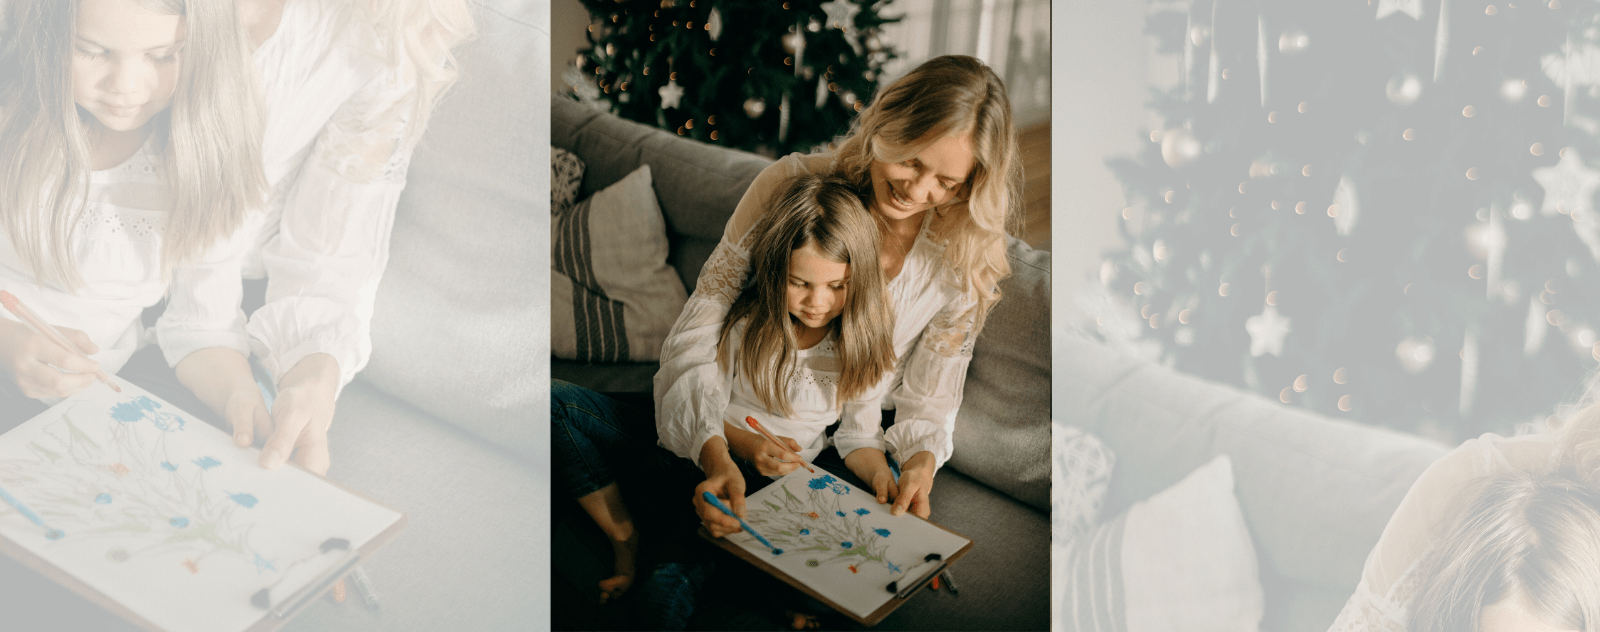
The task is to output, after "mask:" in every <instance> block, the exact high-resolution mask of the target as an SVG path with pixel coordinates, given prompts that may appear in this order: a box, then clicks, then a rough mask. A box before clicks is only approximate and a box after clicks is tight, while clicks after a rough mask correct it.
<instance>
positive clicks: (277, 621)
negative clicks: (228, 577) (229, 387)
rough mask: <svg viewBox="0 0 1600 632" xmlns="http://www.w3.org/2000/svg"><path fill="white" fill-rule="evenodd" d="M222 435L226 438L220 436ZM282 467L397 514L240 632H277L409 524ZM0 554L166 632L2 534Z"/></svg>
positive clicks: (1, 507)
mask: <svg viewBox="0 0 1600 632" xmlns="http://www.w3.org/2000/svg"><path fill="white" fill-rule="evenodd" d="M112 379H114V380H117V381H118V382H120V383H121V386H122V387H123V389H124V391H125V392H126V391H129V390H130V389H129V387H130V386H132V392H135V393H139V394H144V395H146V396H148V397H150V398H152V399H154V400H156V401H157V402H159V403H160V404H161V405H162V406H164V407H167V410H170V411H176V412H179V413H182V414H184V415H187V416H188V418H189V419H191V420H194V421H195V422H196V423H199V424H200V425H204V426H206V427H208V428H210V430H211V431H214V432H217V433H222V431H221V430H219V429H216V428H214V427H211V426H209V424H206V423H205V422H203V421H199V418H198V417H195V416H194V415H191V414H189V413H187V412H185V411H183V410H182V409H179V408H177V407H175V406H172V405H171V404H168V403H167V402H165V401H164V400H161V399H160V398H159V397H156V396H155V395H150V394H148V393H146V392H144V391H143V389H140V388H138V387H137V386H134V385H131V384H130V383H128V382H127V381H125V380H121V379H120V378H117V377H115V376H113V377H112ZM90 388H105V386H104V385H101V384H96V385H93V386H91V387H90ZM72 399H73V398H67V400H65V401H72ZM63 403H65V402H63ZM55 409H56V407H54V406H53V407H51V409H50V410H49V411H46V412H45V413H43V414H50V411H53V410H55ZM222 434H224V435H225V433H222ZM252 450H253V448H252ZM285 465H286V466H288V467H292V468H294V469H296V470H299V471H300V472H303V473H304V474H306V475H309V476H310V477H311V478H313V479H315V480H316V481H317V482H318V484H321V485H327V486H329V487H331V488H333V489H337V490H339V491H340V492H343V493H345V494H348V495H349V496H352V497H354V498H355V499H357V500H359V501H361V502H365V503H368V504H370V505H372V506H375V507H378V508H381V509H384V510H387V511H389V512H393V513H394V514H396V516H397V518H396V519H395V520H394V521H393V522H392V523H390V524H389V525H388V526H387V527H386V528H384V529H383V530H382V531H380V532H379V533H378V534H377V535H375V536H372V537H371V538H369V539H368V540H367V541H366V542H365V543H364V544H362V545H361V546H359V547H355V548H354V549H353V550H351V551H350V552H349V553H348V555H347V556H346V557H345V558H344V559H341V560H340V561H339V562H338V563H335V564H333V565H332V566H331V568H330V569H329V570H325V571H323V572H321V573H318V574H317V575H316V576H314V578H313V579H312V580H310V581H309V582H306V583H305V584H304V586H303V587H302V588H301V589H300V590H296V591H294V592H292V593H291V595H290V597H291V598H293V599H294V600H295V601H296V604H295V607H294V608H292V609H290V610H289V611H287V612H283V614H282V616H275V615H274V610H275V609H277V606H279V605H281V604H282V602H280V601H273V602H272V604H271V605H272V606H273V607H269V608H266V609H263V610H262V612H261V617H260V618H259V619H257V620H256V621H255V623H253V624H252V625H250V626H249V627H247V628H244V629H243V632H273V631H275V630H278V629H279V628H281V627H282V626H283V625H284V624H285V623H287V622H288V621H289V620H290V619H292V618H293V617H294V616H295V615H296V614H298V613H299V611H300V610H303V609H304V608H305V607H306V606H308V605H310V604H311V603H314V602H315V601H316V599H317V598H318V597H320V596H322V595H323V594H326V593H327V592H328V591H329V590H331V589H332V587H333V584H334V582H335V581H336V580H338V579H340V578H342V577H344V576H345V575H346V574H348V573H349V571H350V570H351V569H353V568H355V567H356V566H357V565H359V564H360V563H361V562H364V561H366V560H367V559H369V558H370V557H371V556H372V554H373V553H375V552H376V551H377V550H378V549H381V548H382V547H383V546H385V545H387V544H388V543H389V542H390V541H391V540H393V539H394V537H395V536H396V535H398V534H399V532H400V530H401V529H403V528H405V526H406V524H407V523H408V522H409V518H408V517H407V516H406V515H405V514H404V513H402V512H400V511H399V510H397V509H395V508H393V507H390V506H389V505H387V504H384V503H381V502H378V501H376V500H374V499H372V498H370V497H368V496H366V495H364V494H361V493H360V492H357V491H355V490H352V489H350V488H348V487H345V486H344V485H341V484H339V483H337V482H334V481H332V480H329V479H327V478H325V477H323V476H321V475H319V474H316V473H314V472H311V471H309V470H306V469H305V468H304V467H302V466H301V465H300V464H298V463H295V462H292V461H290V462H288V463H286V464H285ZM11 509H12V506H11V505H9V504H6V503H0V511H9V510H11ZM0 554H4V555H6V556H8V557H10V558H12V559H14V560H16V561H17V562H18V563H20V564H22V565H24V566H26V567H28V568H29V569H31V570H33V571H35V572H38V573H39V574H40V575H43V576H44V577H46V578H48V579H49V580H51V581H53V582H55V583H56V584H58V585H60V586H62V587H64V588H67V589H68V590H71V591H72V592H74V593H76V594H78V595H80V596H82V597H83V598H85V599H87V600H88V601H90V602H92V603H94V604H95V605H97V606H100V607H101V608H104V609H105V610H106V611H107V612H110V613H111V614H113V615H115V616H117V617H118V618H121V619H123V620H124V621H127V622H129V623H131V624H133V625H135V626H138V627H139V628H140V629H142V630H146V631H148V632H168V629H167V628H163V627H161V626H160V625H158V624H157V623H155V622H153V621H151V620H150V619H148V618H146V617H144V616H142V615H140V614H139V613H137V612H135V611H133V610H132V609H130V608H129V607H128V606H126V605H124V604H123V603H122V602H121V601H118V600H117V599H114V598H112V597H110V596H108V595H107V594H105V593H104V592H102V591H101V590H100V589H98V588H96V587H95V586H93V585H91V584H90V583H88V582H87V581H85V580H83V579H80V578H79V577H77V576H75V575H73V574H72V573H71V572H70V571H68V570H66V569H63V568H61V567H60V566H58V565H56V564H55V563H54V562H51V561H50V560H48V559H46V558H45V557H43V556H41V555H39V554H37V553H35V552H33V551H30V550H28V549H27V548H25V547H24V546H23V545H22V544H21V543H19V542H17V541H15V540H13V539H12V538H11V537H9V536H6V535H4V534H0ZM248 597H249V596H248V595H244V596H241V598H242V599H247V598H248ZM283 601H288V599H285V600H283Z"/></svg>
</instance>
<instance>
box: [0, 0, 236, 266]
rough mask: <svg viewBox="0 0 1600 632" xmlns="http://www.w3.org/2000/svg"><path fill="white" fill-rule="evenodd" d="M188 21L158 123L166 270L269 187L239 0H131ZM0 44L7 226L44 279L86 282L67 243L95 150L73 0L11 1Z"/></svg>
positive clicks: (207, 242)
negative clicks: (80, 91) (75, 89)
mask: <svg viewBox="0 0 1600 632" xmlns="http://www.w3.org/2000/svg"><path fill="white" fill-rule="evenodd" d="M135 2H137V3H138V4H139V5H140V6H142V7H144V8H146V9H149V10H151V11H154V12H157V13H162V14H166V15H181V16H183V18H184V21H185V24H186V29H185V31H186V35H185V40H184V41H185V43H184V49H183V51H181V52H180V53H178V55H180V59H181V60H182V61H181V64H182V67H181V69H180V70H179V73H178V83H177V88H176V89H175V91H174V93H173V99H172V107H171V108H169V109H168V110H167V111H166V112H163V113H161V114H159V115H157V116H156V117H155V118H153V119H151V121H150V123H149V124H150V125H151V126H153V128H152V130H151V132H152V135H153V136H154V137H155V138H156V140H157V143H156V146H157V147H160V148H162V151H164V153H165V155H166V166H167V182H168V186H169V188H170V190H171V194H172V198H173V202H174V206H173V210H172V213H171V215H170V216H169V217H168V219H167V226H166V231H165V233H164V234H163V236H162V251H161V263H162V269H163V272H164V273H165V272H166V271H169V270H170V269H171V267H172V266H173V265H176V264H180V263H183V262H185V261H188V260H190V259H191V258H193V257H194V256H196V255H198V254H200V253H202V252H203V251H205V250H206V249H207V248H209V247H211V246H212V245H213V244H214V243H215V242H216V241H217V240H218V239H221V238H225V237H227V236H229V235H231V234H233V232H234V231H235V230H237V229H238V228H239V227H240V226H241V225H242V224H243V223H244V218H245V215H246V214H247V213H248V212H250V211H251V210H253V209H255V208H258V207H259V206H260V205H261V204H262V202H263V197H264V195H265V192H266V190H267V178H266V175H265V174H264V173H263V172H262V168H261V135H262V131H261V130H262V123H261V117H260V113H259V111H260V108H259V106H258V100H257V97H256V88H255V84H256V80H255V70H254V67H253V66H252V65H251V63H250V60H249V57H248V55H247V54H246V52H245V51H246V48H245V39H244V34H243V32H242V29H241V27H240V25H239V20H238V18H237V16H236V15H235V14H234V3H233V2H232V0H135ZM7 4H8V6H7V7H6V13H7V15H6V18H5V19H4V20H0V22H3V24H4V25H5V26H4V28H5V30H4V31H3V32H0V43H3V46H4V48H5V51H6V52H5V53H4V57H3V59H0V229H4V230H5V231H6V233H7V235H8V236H9V237H10V239H11V244H12V247H13V248H15V249H16V251H17V253H18V255H19V256H20V257H21V258H22V260H23V261H26V262H27V264H28V265H29V267H30V268H31V272H33V274H34V276H35V278H37V279H38V280H39V281H40V282H41V283H44V282H46V281H48V280H53V281H55V282H58V283H60V284H61V285H62V286H63V287H65V288H69V289H76V288H78V287H81V286H82V277H81V276H80V275H79V271H78V268H77V262H76V261H74V260H73V256H72V248H70V247H69V244H71V243H72V241H73V240H74V239H75V238H76V237H77V230H78V226H79V216H80V214H81V213H82V211H83V209H84V204H85V203H86V199H85V195H86V193H87V189H88V181H89V172H90V171H91V167H90V163H89V156H90V147H89V142H88V137H87V133H86V127H85V125H84V124H83V122H82V120H81V117H82V116H91V115H90V114H87V113H81V112H80V111H79V109H78V107H77V105H76V103H74V102H73V98H72V73H71V69H72V55H73V46H74V43H73V42H74V39H75V34H76V31H77V22H78V5H79V2H78V0H8V3H7Z"/></svg>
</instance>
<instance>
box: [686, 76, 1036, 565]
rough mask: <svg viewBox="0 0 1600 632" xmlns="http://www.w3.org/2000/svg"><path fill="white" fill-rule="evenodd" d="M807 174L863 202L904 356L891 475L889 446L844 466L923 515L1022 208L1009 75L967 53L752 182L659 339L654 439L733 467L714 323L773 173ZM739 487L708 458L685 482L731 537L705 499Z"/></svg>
mask: <svg viewBox="0 0 1600 632" xmlns="http://www.w3.org/2000/svg"><path fill="white" fill-rule="evenodd" d="M802 172H810V173H833V174H836V175H839V176H841V177H844V178H845V179H847V180H849V181H851V182H854V183H855V185H856V186H857V187H858V188H859V189H860V190H861V191H862V192H863V193H864V197H866V198H867V199H868V200H869V206H868V210H869V211H870V212H871V213H872V215H873V216H874V218H875V219H876V221H877V223H878V226H879V234H880V248H879V252H880V264H881V268H882V270H883V272H884V278H885V282H886V283H887V286H886V289H887V292H888V294H889V298H890V307H891V311H892V312H893V314H894V319H895V322H894V335H893V341H894V350H895V355H896V357H897V358H898V360H899V361H898V362H897V363H896V374H895V375H894V377H893V378H891V379H893V380H894V382H895V383H894V385H893V387H892V390H890V392H889V396H888V397H887V402H888V403H889V404H892V405H893V407H894V409H895V423H894V425H893V427H891V428H890V429H889V431H888V432H887V433H886V435H885V436H884V437H883V439H884V440H886V441H887V443H888V445H889V448H890V451H889V456H891V457H893V458H895V459H896V460H898V461H899V465H900V476H899V480H898V482H896V480H895V477H894V475H893V473H892V470H891V468H890V466H889V464H888V463H887V462H886V461H885V460H884V459H883V456H882V452H877V451H874V450H854V451H850V452H849V453H850V454H851V456H852V458H856V459H868V458H874V456H873V455H874V453H875V452H876V455H877V456H876V459H875V461H874V462H871V463H858V462H851V463H848V465H850V467H851V469H852V470H855V471H863V470H866V471H870V472H873V474H872V476H870V477H867V476H864V477H863V479H864V480H865V482H866V483H868V484H869V485H870V486H871V487H872V489H873V491H874V492H875V493H878V495H879V496H885V495H886V496H887V497H889V498H890V499H892V500H893V501H894V507H893V509H892V511H893V513H895V514H899V513H903V512H904V511H906V510H907V509H909V510H910V511H911V512H912V513H915V514H916V515H918V516H922V517H924V518H926V517H928V515H929V511H930V509H931V507H930V505H929V503H928V492H929V491H930V490H931V489H932V486H933V476H934V472H935V471H937V470H938V468H939V467H940V466H942V465H943V464H944V462H945V461H947V460H949V458H950V455H951V452H952V450H953V444H952V441H951V436H952V433H953V431H954V428H955V416H956V410H957V409H958V408H959V407H960V405H961V390H962V385H963V383H964V382H965V380H966V371H967V364H968V363H969V362H970V360H971V358H972V343H973V341H974V340H975V339H976V338H977V334H978V331H979V330H980V329H981V328H982V327H983V321H984V317H985V316H986V315H987V313H988V311H989V310H990V309H992V308H993V306H994V304H995V302H996V301H998V300H999V299H1000V293H999V288H998V283H999V281H1000V279H1002V278H1004V277H1005V276H1006V275H1007V274H1009V273H1010V266H1009V264H1008V263H1007V261H1006V254H1005V248H1006V227H1007V223H1008V222H1009V221H1011V220H1012V219H1013V218H1015V217H1016V216H1017V206H1018V205H1019V204H1020V192H1021V186H1022V163H1021V160H1020V158H1019V156H1018V155H1017V141H1016V130H1015V128H1014V127H1013V126H1012V124H1011V106H1010V103H1009V101H1008V100H1007V98H1006V92H1005V84H1004V83H1003V82H1001V80H1000V78H999V77H998V76H996V75H995V74H994V71H993V70H990V69H989V67H987V66H985V65H984V64H983V62H981V61H979V60H977V59H975V58H972V57H966V56H960V55H948V56H944V57H938V58H935V59H932V60H929V61H927V62H924V63H923V64H922V65H920V66H918V67H917V68H916V69H915V70H912V71H911V72H910V73H909V74H907V75H906V76H905V77H902V78H900V79H899V80H897V81H895V82H894V83H893V84H891V85H890V86H888V87H887V88H885V89H884V90H883V91H882V92H881V93H880V94H879V95H878V96H877V98H875V99H874V100H873V102H872V104H871V105H869V106H868V107H867V108H866V110H864V111H863V112H862V114H861V116H860V117H858V118H857V119H856V121H855V123H854V125H853V126H852V129H851V132H850V134H849V135H848V136H847V137H845V138H844V139H843V141H842V142H841V143H840V144H839V148H838V151H837V152H835V153H833V154H814V155H810V156H802V155H800V154H792V155H790V156H786V157H784V158H783V159H781V160H779V161H778V162H776V163H774V164H773V165H772V166H770V167H767V168H766V169H765V170H763V171H762V172H761V174H760V175H758V176H757V177H756V179H755V182H753V183H752V184H751V185H750V189H749V190H748V191H746V192H745V196H744V198H743V199H741V200H740V202H739V206H738V209H737V210H735V212H734V215H733V217H732V218H731V219H729V220H728V225H727V228H726V230H725V231H724V233H723V238H722V241H721V243H720V244H718V246H717V249H716V251H715V252H713V253H712V255H711V258H710V260H709V261H708V262H707V263H706V266H705V267H704V268H703V269H702V270H701V273H700V278H699V281H698V283H697V285H696V288H695V292H694V295H693V296H691V297H690V298H689V302H688V304H687V305H686V306H685V307H684V311H683V313H682V315H680V316H679V317H678V321H677V323H676V324H675V325H674V326H673V330H672V332H671V334H670V335H669V336H668V338H667V341H666V342H665V344H664V345H663V346H662V350H661V371H660V372H659V373H657V374H656V377H655V399H656V429H657V433H658V434H659V436H660V441H661V445H662V446H664V447H666V448H668V449H670V450H672V451H673V452H674V453H676V454H677V455H678V456H681V457H685V458H689V459H693V460H695V461H696V462H697V463H700V464H702V465H704V464H707V463H714V462H725V461H726V460H725V459H713V460H709V461H708V460H706V459H704V457H703V455H705V454H712V453H717V454H720V453H722V452H726V450H727V440H726V438H725V437H724V436H723V435H724V431H723V414H724V412H725V410H726V408H727V404H728V392H727V388H726V386H725V385H724V383H723V382H722V381H721V380H720V379H719V378H718V377H717V366H716V343H717V339H718V333H719V332H720V330H721V327H722V323H723V320H724V319H725V318H726V317H727V314H728V309H729V307H730V306H731V305H732V304H733V302H734V299H735V298H736V297H737V296H738V295H739V292H740V290H741V288H742V287H743V286H744V284H745V281H746V278H747V277H748V276H749V269H750V262H749V249H750V246H751V239H752V231H751V228H752V227H753V226H755V224H756V222H757V220H759V219H760V217H761V215H762V214H763V213H765V212H766V211H767V209H769V208H771V200H770V198H771V195H772V192H773V190H774V188H775V187H776V185H777V183H778V182H781V181H783V180H784V179H785V178H787V177H790V176H792V175H795V174H798V173H802ZM886 405H887V404H886ZM841 447H842V448H845V449H841V450H840V451H841V452H846V451H847V450H848V449H849V448H851V447H855V446H848V445H846V446H841ZM874 447H876V446H874ZM774 449H776V448H774ZM780 456H781V455H780ZM739 481H740V474H739V472H738V471H737V470H736V469H733V468H726V467H715V466H713V467H712V468H711V469H709V470H708V471H707V472H706V481H705V483H703V484H701V486H700V487H698V488H696V489H695V491H694V503H695V507H696V511H697V513H698V514H699V515H700V517H701V520H702V521H703V522H704V524H705V525H706V527H707V529H708V530H710V531H711V532H712V533H713V534H714V535H717V536H721V535H726V534H728V533H732V532H735V531H738V530H739V524H738V522H737V521H736V520H734V519H732V518H731V517H729V516H727V515H725V514H723V513H722V512H721V511H719V510H717V509H716V508H714V507H712V506H711V505H710V504H708V503H706V502H705V501H704V500H702V497H701V493H702V492H705V491H710V492H712V493H713V494H715V495H716V496H718V497H721V498H724V499H728V500H729V501H732V502H733V503H734V504H735V505H741V504H742V502H743V498H742V495H743V494H742V489H741V488H742V485H740V484H739Z"/></svg>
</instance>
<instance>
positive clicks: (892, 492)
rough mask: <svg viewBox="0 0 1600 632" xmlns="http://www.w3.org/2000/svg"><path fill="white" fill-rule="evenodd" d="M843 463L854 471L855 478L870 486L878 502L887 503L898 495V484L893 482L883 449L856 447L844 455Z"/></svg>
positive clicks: (892, 474) (891, 471)
mask: <svg viewBox="0 0 1600 632" xmlns="http://www.w3.org/2000/svg"><path fill="white" fill-rule="evenodd" d="M844 464H845V466H846V467H849V468H850V471H851V472H854V473H855V475H856V478H859V479H861V480H863V481H865V482H866V483H867V484H868V485H871V486H872V493H873V494H875V495H877V497H878V503H879V504H884V505H887V504H889V503H891V502H894V500H895V499H896V498H899V497H900V486H899V485H897V484H896V483H895V482H894V470H891V469H889V460H888V459H887V458H885V457H884V456H883V450H879V449H877V448H858V449H856V450H854V451H852V452H850V454H847V455H845V457H844Z"/></svg>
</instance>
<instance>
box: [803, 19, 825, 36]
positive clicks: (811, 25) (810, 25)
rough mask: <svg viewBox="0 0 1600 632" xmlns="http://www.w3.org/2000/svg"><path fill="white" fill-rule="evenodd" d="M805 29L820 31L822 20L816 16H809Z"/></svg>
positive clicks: (813, 31) (814, 31)
mask: <svg viewBox="0 0 1600 632" xmlns="http://www.w3.org/2000/svg"><path fill="white" fill-rule="evenodd" d="M806 30H807V31H811V32H812V33H820V32H822V21H821V20H818V19H816V18H811V20H810V21H808V22H806Z"/></svg>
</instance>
